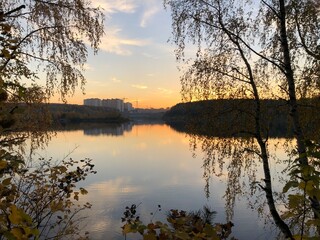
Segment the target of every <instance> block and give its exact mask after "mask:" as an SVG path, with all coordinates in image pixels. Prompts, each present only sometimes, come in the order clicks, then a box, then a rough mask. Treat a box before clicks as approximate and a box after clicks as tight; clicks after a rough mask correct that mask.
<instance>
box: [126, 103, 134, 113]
mask: <svg viewBox="0 0 320 240" xmlns="http://www.w3.org/2000/svg"><path fill="white" fill-rule="evenodd" d="M132 110H133V106H132V103H129V102H126V103H124V111H125V112H130V111H132Z"/></svg>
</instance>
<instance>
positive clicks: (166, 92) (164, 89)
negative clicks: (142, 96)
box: [158, 87, 173, 95]
mask: <svg viewBox="0 0 320 240" xmlns="http://www.w3.org/2000/svg"><path fill="white" fill-rule="evenodd" d="M158 90H159V91H160V92H161V93H162V94H166V95H170V94H172V93H173V91H172V90H170V89H166V88H160V87H159V88H158Z"/></svg>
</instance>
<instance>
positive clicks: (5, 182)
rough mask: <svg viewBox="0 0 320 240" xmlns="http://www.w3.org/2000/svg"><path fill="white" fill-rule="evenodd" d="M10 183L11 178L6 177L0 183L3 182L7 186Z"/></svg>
mask: <svg viewBox="0 0 320 240" xmlns="http://www.w3.org/2000/svg"><path fill="white" fill-rule="evenodd" d="M10 183H11V178H6V179H4V180H3V181H2V184H3V185H4V186H8V185H9V184H10Z"/></svg>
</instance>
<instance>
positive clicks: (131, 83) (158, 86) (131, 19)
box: [53, 0, 180, 108]
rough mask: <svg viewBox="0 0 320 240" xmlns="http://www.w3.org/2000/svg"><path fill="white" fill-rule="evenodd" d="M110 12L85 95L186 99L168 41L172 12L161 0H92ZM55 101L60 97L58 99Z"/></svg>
mask: <svg viewBox="0 0 320 240" xmlns="http://www.w3.org/2000/svg"><path fill="white" fill-rule="evenodd" d="M92 3H93V4H94V6H100V7H102V8H103V9H104V10H103V11H104V13H105V15H106V21H105V32H106V35H105V36H104V37H103V40H102V43H101V46H100V51H99V53H98V55H94V56H93V55H92V54H90V55H89V59H88V63H87V64H86V71H85V73H84V75H85V77H86V78H87V84H86V86H85V95H83V94H82V93H81V90H80V89H77V91H76V94H75V95H74V96H73V97H71V98H68V103H77V104H82V102H83V99H84V98H93V97H98V98H126V101H129V102H132V103H133V104H134V107H136V105H137V103H138V106H139V107H144V108H150V107H153V108H160V107H170V106H173V105H174V104H176V103H178V102H180V81H179V75H180V72H179V71H178V70H177V66H178V64H177V63H176V60H175V55H174V48H175V46H174V45H173V44H171V43H168V39H169V38H170V36H171V18H170V13H169V11H166V10H165V9H164V7H163V4H162V1H161V0H92ZM53 101H57V99H54V100H53Z"/></svg>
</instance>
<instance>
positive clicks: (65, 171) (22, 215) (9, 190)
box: [0, 159, 95, 239]
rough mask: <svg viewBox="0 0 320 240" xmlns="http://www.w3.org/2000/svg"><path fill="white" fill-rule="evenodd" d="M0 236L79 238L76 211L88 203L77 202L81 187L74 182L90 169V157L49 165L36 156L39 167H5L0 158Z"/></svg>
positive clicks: (12, 237) (49, 163) (48, 162)
mask: <svg viewBox="0 0 320 240" xmlns="http://www.w3.org/2000/svg"><path fill="white" fill-rule="evenodd" d="M0 167H1V181H2V182H1V184H0V189H1V196H2V199H3V200H2V202H1V204H0V224H1V232H0V235H1V236H3V237H4V238H7V239H27V238H30V237H35V238H41V239H50V238H55V239H60V238H62V237H66V236H73V237H72V238H73V239H74V238H75V237H76V236H78V237H81V236H80V233H79V228H78V224H79V223H80V220H81V218H78V217H77V214H78V213H79V212H80V211H82V210H84V209H87V208H90V207H91V205H90V204H89V203H85V204H83V205H80V204H76V203H75V202H76V201H79V198H80V195H84V194H87V191H86V190H85V189H84V188H79V190H76V184H77V183H78V182H80V181H83V180H85V178H86V176H87V175H88V174H90V173H95V171H93V167H94V165H93V164H92V163H91V160H90V159H84V160H81V161H80V162H77V161H74V160H72V159H69V160H63V161H62V162H61V163H59V164H52V160H48V161H45V160H44V159H39V166H38V167H36V168H34V169H33V170H32V169H31V168H25V167H22V166H21V165H20V166H17V168H16V169H12V168H11V169H10V170H9V169H7V161H5V160H1V162H0Z"/></svg>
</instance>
